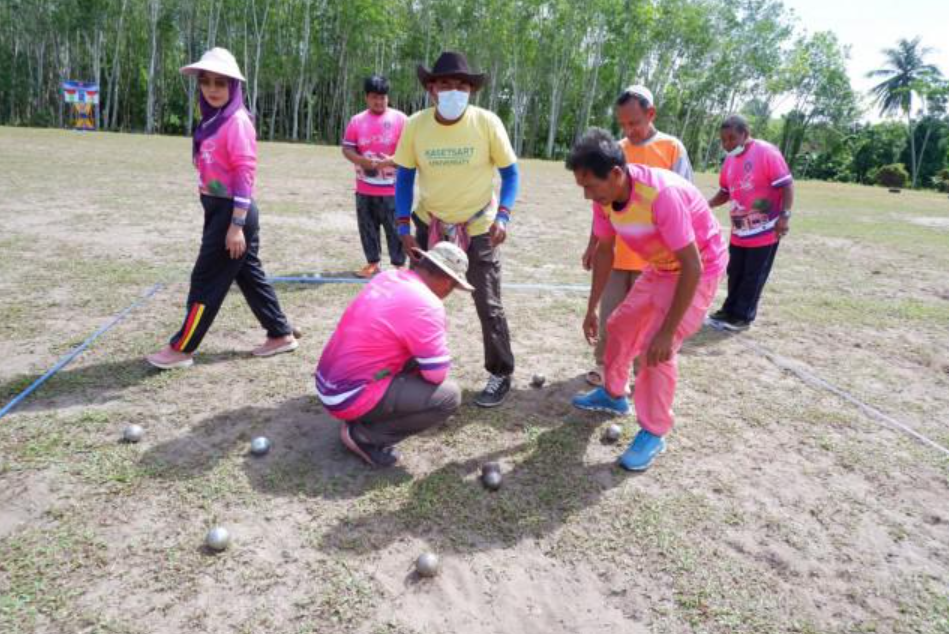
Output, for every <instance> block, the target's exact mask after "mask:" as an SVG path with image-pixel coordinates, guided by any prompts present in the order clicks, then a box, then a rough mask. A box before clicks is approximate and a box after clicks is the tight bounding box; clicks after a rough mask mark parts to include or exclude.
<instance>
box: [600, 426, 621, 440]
mask: <svg viewBox="0 0 949 634" xmlns="http://www.w3.org/2000/svg"><path fill="white" fill-rule="evenodd" d="M622 435H623V428H622V427H620V426H619V425H617V424H616V423H612V424H611V425H610V426H609V427H607V428H606V431H605V432H603V440H605V441H606V442H616V441H617V440H619V437H620V436H622Z"/></svg>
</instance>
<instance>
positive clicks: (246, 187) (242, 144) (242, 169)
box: [194, 108, 257, 209]
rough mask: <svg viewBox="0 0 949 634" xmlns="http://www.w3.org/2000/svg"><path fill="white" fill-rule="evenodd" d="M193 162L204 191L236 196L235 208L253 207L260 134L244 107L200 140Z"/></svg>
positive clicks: (200, 187)
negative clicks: (251, 203) (208, 135)
mask: <svg viewBox="0 0 949 634" xmlns="http://www.w3.org/2000/svg"><path fill="white" fill-rule="evenodd" d="M194 163H195V167H196V168H198V189H199V190H200V192H201V193H202V194H207V195H209V196H217V197H219V198H233V199H234V206H235V207H240V208H242V209H247V208H248V207H250V202H251V199H252V198H253V197H254V175H255V173H256V171H257V133H256V131H255V130H254V124H253V122H252V121H251V120H250V115H249V114H248V113H247V111H246V110H245V109H243V108H241V109H240V110H238V111H237V112H235V113H234V114H233V115H231V118H230V119H228V120H227V121H226V122H225V123H224V125H222V126H221V127H220V128H218V130H217V132H215V133H214V135H213V136H211V137H209V138H207V139H205V140H204V141H203V142H202V143H201V149H200V150H199V151H198V155H197V156H196V157H195V159H194Z"/></svg>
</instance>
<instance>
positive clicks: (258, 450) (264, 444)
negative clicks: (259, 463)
mask: <svg viewBox="0 0 949 634" xmlns="http://www.w3.org/2000/svg"><path fill="white" fill-rule="evenodd" d="M268 451H270V440H269V439H267V438H264V437H263V436H257V437H256V438H254V439H253V440H251V441H250V452H251V453H252V454H254V455H255V456H262V455H264V454H265V453H267V452H268Z"/></svg>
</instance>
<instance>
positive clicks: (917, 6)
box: [784, 0, 949, 119]
mask: <svg viewBox="0 0 949 634" xmlns="http://www.w3.org/2000/svg"><path fill="white" fill-rule="evenodd" d="M784 4H785V5H786V6H787V7H789V8H790V9H792V10H793V11H794V12H795V13H796V14H797V16H798V18H799V26H800V27H801V28H803V29H806V30H807V31H808V32H811V33H813V32H814V31H833V32H834V33H836V34H837V37H838V39H839V40H840V41H841V42H842V43H843V44H847V45H850V63H849V70H850V80H851V84H852V85H853V87H854V89H855V90H857V91H859V92H861V93H865V92H866V91H867V90H868V89H869V88H871V87H872V86H873V85H874V81H873V80H872V79H867V77H866V74H867V72H868V71H871V70H874V69H877V68H880V67H881V66H883V55H882V53H881V52H880V50H881V49H883V48H887V47H892V46H894V45H895V44H896V41H897V40H899V39H900V38H906V39H912V38H914V37H916V36H919V37H921V38H922V41H923V45H924V46H928V47H931V48H933V49H934V51H933V52H932V54H931V55H930V56H929V57H928V58H927V59H928V60H929V62H930V63H933V64H936V65H937V66H938V67H939V68H940V70H942V72H943V74H944V75H946V76H949V0H784ZM867 105H868V106H869V101H868V102H867ZM868 114H870V116H869V118H871V119H878V118H879V116H878V115H877V114H876V112H872V113H868Z"/></svg>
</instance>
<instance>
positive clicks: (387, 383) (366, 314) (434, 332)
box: [316, 242, 474, 467]
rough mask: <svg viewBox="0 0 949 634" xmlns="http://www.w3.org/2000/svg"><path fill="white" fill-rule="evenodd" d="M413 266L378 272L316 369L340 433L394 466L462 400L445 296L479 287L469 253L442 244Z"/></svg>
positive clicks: (362, 452)
mask: <svg viewBox="0 0 949 634" xmlns="http://www.w3.org/2000/svg"><path fill="white" fill-rule="evenodd" d="M416 255H417V256H419V257H420V260H419V261H418V263H417V264H416V265H415V268H413V269H412V270H411V271H408V270H393V271H387V272H385V273H382V274H380V275H377V276H376V277H375V278H373V279H372V281H371V282H369V284H367V285H366V287H365V288H364V289H363V290H362V292H360V293H359V295H357V296H356V299H354V300H353V302H352V303H351V304H350V305H349V307H348V308H347V309H346V312H344V313H343V317H342V319H340V322H339V325H338V326H337V327H336V331H335V332H334V333H333V336H332V337H330V340H329V342H328V343H327V344H326V347H325V348H324V349H323V354H322V356H321V357H320V362H319V364H318V365H317V367H316V392H317V395H318V396H319V398H320V401H322V402H323V406H324V407H326V409H327V411H328V412H329V413H330V414H331V415H332V416H333V417H335V418H337V419H339V420H340V421H342V425H341V426H340V438H341V439H342V441H343V444H344V445H346V447H347V448H348V449H349V450H350V451H352V452H353V453H355V454H356V455H357V456H359V457H360V458H362V459H363V460H365V461H366V462H367V463H369V464H370V465H373V466H378V467H390V466H392V465H394V464H395V463H396V462H398V460H399V457H400V454H399V452H398V450H396V449H395V445H396V444H397V443H399V442H400V441H402V440H404V439H405V438H407V437H409V436H412V435H414V434H418V433H420V432H423V431H425V430H426V429H428V428H430V427H433V426H435V425H438V424H439V423H442V422H444V421H445V420H446V419H447V418H448V417H449V416H451V415H452V414H453V413H454V412H455V411H456V410H457V409H458V406H459V405H460V404H461V389H460V388H459V387H458V385H457V384H456V383H455V382H454V381H449V380H447V378H448V370H449V368H450V367H451V355H450V354H449V352H448V342H447V336H446V318H445V306H444V304H443V303H442V301H443V300H444V299H445V298H446V297H448V295H449V294H451V292H452V291H453V290H454V289H456V288H460V289H462V290H464V291H468V292H471V291H472V290H474V289H473V287H472V286H471V285H470V284H468V282H467V281H466V278H465V274H466V273H467V271H468V257H467V256H466V255H465V252H464V251H462V250H461V249H459V248H458V247H457V246H455V245H454V244H451V243H448V242H439V243H438V244H436V245H435V246H434V247H432V248H431V249H429V250H428V251H425V252H423V251H418V252H417V253H416Z"/></svg>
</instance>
